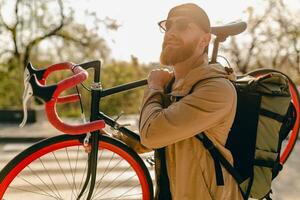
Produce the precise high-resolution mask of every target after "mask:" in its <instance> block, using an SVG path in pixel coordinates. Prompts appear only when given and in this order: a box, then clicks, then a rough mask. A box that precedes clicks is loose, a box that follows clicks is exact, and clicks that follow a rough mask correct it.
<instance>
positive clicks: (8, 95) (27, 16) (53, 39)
mask: <svg viewBox="0 0 300 200" xmlns="http://www.w3.org/2000/svg"><path fill="white" fill-rule="evenodd" d="M7 13H10V14H11V15H10V17H8V16H6V15H5V14H7ZM87 16H88V17H90V18H91V19H93V20H94V27H92V28H87V27H86V26H85V25H83V24H78V23H76V22H75V19H74V11H73V9H72V8H71V7H67V6H66V5H65V4H64V3H63V1H62V0H47V1H43V0H33V1H31V0H16V1H15V2H12V1H4V0H0V33H1V35H0V45H1V49H0V83H1V84H0V94H1V96H2V95H4V96H5V100H4V99H2V100H1V101H0V107H6V106H9V105H18V106H20V105H21V94H22V87H20V86H21V84H22V83H23V77H22V74H23V69H24V67H25V66H26V65H27V63H28V61H29V59H30V60H33V61H34V65H37V66H39V64H40V63H42V64H53V63H54V62H61V61H66V60H69V61H73V62H77V61H78V62H80V61H84V60H86V59H91V58H93V59H95V58H100V57H101V58H103V59H106V58H107V57H108V56H109V48H108V47H107V45H106V43H105V41H104V40H103V39H102V38H101V37H100V36H99V35H98V33H97V30H98V27H99V24H104V25H105V26H106V27H107V28H108V29H112V30H116V29H117V28H118V27H119V25H118V24H117V22H116V21H115V20H113V19H109V18H106V19H104V20H102V19H99V18H98V17H97V15H96V14H95V13H87ZM41 44H44V45H41ZM44 46H48V48H45V47H44ZM44 66H45V65H44ZM9 86H13V88H12V89H11V90H10V91H9V90H7V87H9ZM4 101H5V102H4Z"/></svg>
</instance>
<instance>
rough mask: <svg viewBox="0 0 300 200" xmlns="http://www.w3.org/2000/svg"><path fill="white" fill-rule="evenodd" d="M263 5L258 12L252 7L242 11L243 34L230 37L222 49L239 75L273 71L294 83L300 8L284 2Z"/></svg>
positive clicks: (298, 67) (299, 61) (299, 58)
mask: <svg viewBox="0 0 300 200" xmlns="http://www.w3.org/2000/svg"><path fill="white" fill-rule="evenodd" d="M262 5H264V6H265V8H264V10H263V12H261V13H258V11H257V10H256V9H255V7H249V8H248V9H247V10H246V11H245V13H246V16H247V23H248V28H247V30H246V32H245V33H243V34H242V35H240V36H237V37H230V38H229V41H228V42H227V43H225V44H224V46H223V48H222V50H223V52H224V53H225V54H226V55H228V57H229V58H230V60H231V63H233V66H234V67H235V68H236V69H237V70H238V71H239V72H241V73H246V72H248V71H250V70H252V69H255V68H275V69H279V70H281V71H283V72H285V73H287V74H288V75H290V76H291V77H292V78H293V79H294V80H295V79H297V77H298V76H299V74H300V29H299V24H300V15H299V13H300V12H299V11H300V10H299V6H298V7H293V8H292V7H291V5H288V4H287V3H286V2H285V1H283V0H278V1H277V0H265V1H263V4H262ZM298 5H300V4H299V2H298Z"/></svg>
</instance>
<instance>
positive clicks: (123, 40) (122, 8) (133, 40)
mask: <svg viewBox="0 0 300 200" xmlns="http://www.w3.org/2000/svg"><path fill="white" fill-rule="evenodd" d="M71 2H72V4H71V5H72V7H74V8H75V10H76V13H77V14H76V15H77V16H79V20H82V22H83V23H87V22H85V21H84V17H83V13H80V11H81V10H84V9H88V10H89V11H96V12H97V14H98V16H100V17H101V18H105V17H106V16H108V17H110V18H113V19H116V20H117V21H118V23H119V24H121V27H120V28H119V29H118V31H108V30H105V29H101V30H100V33H99V34H100V35H101V36H102V37H103V38H104V39H105V40H106V42H107V44H108V46H109V47H110V49H111V51H112V52H111V57H112V58H114V59H116V60H126V61H129V60H130V58H131V55H134V56H136V57H138V59H139V61H140V62H142V63H149V62H158V61H159V55H160V51H161V43H162V39H163V33H161V32H160V31H159V28H158V26H157V22H158V21H160V20H162V19H165V18H166V17H167V14H168V11H169V10H170V8H172V7H174V6H176V5H179V4H182V3H187V2H193V3H196V4H198V5H199V6H200V7H202V8H203V9H204V10H205V11H206V12H207V14H208V16H209V18H210V20H211V24H212V25H219V24H224V23H229V22H232V21H236V20H241V19H244V20H245V19H246V15H245V13H244V10H245V9H246V8H247V7H248V6H254V5H261V4H257V3H258V2H259V0H251V1H242V0H226V1H220V0H218V1H217V0H205V1H204V0H198V1H183V0H168V1H166V0H165V1H162V0H160V1H158V0H152V1H146V0H127V1H125V0H86V1H83V0H82V1H76V3H75V1H71ZM256 9H259V7H258V8H256Z"/></svg>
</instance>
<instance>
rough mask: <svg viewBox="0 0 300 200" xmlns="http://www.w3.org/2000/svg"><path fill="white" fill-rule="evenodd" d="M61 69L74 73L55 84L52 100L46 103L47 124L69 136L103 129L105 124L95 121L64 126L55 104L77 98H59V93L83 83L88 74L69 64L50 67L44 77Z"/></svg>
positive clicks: (74, 96)
mask: <svg viewBox="0 0 300 200" xmlns="http://www.w3.org/2000/svg"><path fill="white" fill-rule="evenodd" d="M63 69H71V70H72V71H73V72H74V75H73V76H71V77H69V78H67V79H65V80H62V81H60V82H59V83H58V84H57V87H56V90H55V91H54V93H53V96H52V99H51V100H50V101H48V102H46V105H45V108H46V114H47V117H48V120H49V122H50V123H51V124H52V125H53V126H54V127H55V128H57V129H58V130H60V131H62V132H64V133H67V134H71V135H76V134H82V133H86V132H91V131H95V130H99V129H102V128H104V127H105V123H104V121H103V120H97V121H93V122H89V123H86V124H81V125H69V124H65V123H64V122H63V121H61V120H60V118H59V116H58V115H57V112H56V108H55V104H56V102H61V103H64V102H69V101H73V100H77V99H78V98H79V96H78V95H70V96H66V97H61V98H59V95H60V93H61V92H63V91H64V90H67V89H69V88H72V87H74V86H76V85H77V84H79V83H81V82H83V81H84V80H86V79H87V78H88V73H87V71H86V70H84V69H82V68H81V67H80V66H76V67H74V66H73V64H71V63H60V64H55V65H52V66H50V67H49V68H48V70H47V71H46V72H47V73H45V74H44V77H45V78H47V76H48V75H49V73H51V72H52V71H55V70H63ZM43 81H44V80H43Z"/></svg>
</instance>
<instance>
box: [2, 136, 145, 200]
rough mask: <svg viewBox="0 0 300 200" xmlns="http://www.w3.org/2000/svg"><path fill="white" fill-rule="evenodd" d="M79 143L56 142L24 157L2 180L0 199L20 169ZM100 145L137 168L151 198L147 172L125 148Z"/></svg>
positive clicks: (137, 172) (143, 185)
mask: <svg viewBox="0 0 300 200" xmlns="http://www.w3.org/2000/svg"><path fill="white" fill-rule="evenodd" d="M78 145H82V144H81V143H80V142H79V141H78V140H76V139H74V140H69V141H64V142H59V143H55V144H52V145H49V146H46V147H44V148H42V149H39V150H38V151H36V152H34V153H32V154H31V155H30V156H29V157H26V158H25V159H23V160H22V161H21V162H19V163H18V164H17V165H16V166H15V167H14V168H13V169H12V170H11V171H10V172H9V174H7V176H6V177H5V179H4V180H3V181H2V183H1V187H0V199H2V198H3V195H4V193H5V191H6V189H7V187H8V186H9V184H10V183H11V182H12V180H13V179H14V178H15V177H16V176H17V175H18V174H19V172H20V171H22V170H23V169H24V168H25V167H26V166H27V165H29V164H30V163H31V162H32V161H34V160H36V159H37V158H39V157H41V156H43V155H45V154H47V153H49V152H52V151H55V150H58V149H61V148H64V147H71V146H78ZM99 147H101V148H104V149H107V150H110V151H112V152H115V153H116V154H118V155H119V156H121V157H122V158H124V159H125V160H126V161H127V162H128V163H129V164H130V165H131V167H132V168H133V169H134V170H135V172H136V174H137V176H138V178H139V181H140V183H141V188H142V193H143V200H150V191H149V189H148V188H149V187H150V186H149V185H148V183H147V181H146V180H147V179H146V176H145V174H144V173H143V169H142V167H141V166H140V165H139V164H138V163H137V162H136V161H135V160H134V159H133V158H132V157H131V156H130V155H129V154H128V153H127V152H126V151H124V150H123V149H121V148H119V147H117V146H114V145H111V144H109V143H107V142H105V141H101V142H100V145H99Z"/></svg>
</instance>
